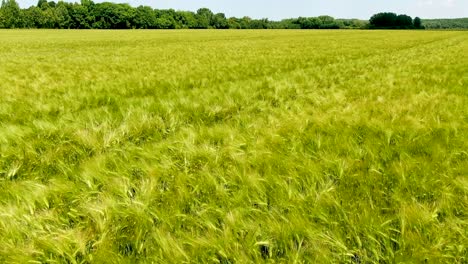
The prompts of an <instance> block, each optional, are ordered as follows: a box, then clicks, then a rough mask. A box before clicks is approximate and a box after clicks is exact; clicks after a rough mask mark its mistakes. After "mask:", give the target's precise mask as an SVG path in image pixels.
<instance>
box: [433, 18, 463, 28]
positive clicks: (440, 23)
mask: <svg viewBox="0 0 468 264" xmlns="http://www.w3.org/2000/svg"><path fill="white" fill-rule="evenodd" d="M424 27H425V28H427V29H454V28H456V29H468V18H452V19H424Z"/></svg>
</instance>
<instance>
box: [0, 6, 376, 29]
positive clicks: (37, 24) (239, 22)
mask: <svg viewBox="0 0 468 264" xmlns="http://www.w3.org/2000/svg"><path fill="white" fill-rule="evenodd" d="M366 24H367V22H366V21H363V20H357V19H334V18H333V17H330V16H320V17H300V18H293V19H284V20H281V21H270V20H268V19H266V18H265V19H252V18H250V17H242V18H236V17H231V18H227V17H226V16H225V15H224V14H223V13H216V14H215V13H213V12H212V11H211V10H210V9H208V8H200V9H198V10H197V12H190V11H175V10H173V9H167V10H159V9H153V8H151V7H149V6H138V7H136V8H135V7H132V6H130V5H128V4H117V3H111V2H103V3H94V2H93V1H92V0H81V1H80V3H69V2H63V1H59V2H54V1H48V0H38V2H37V4H36V5H34V6H31V7H29V8H26V9H21V8H20V7H19V5H18V3H17V2H16V1H15V0H2V4H1V7H0V28H65V29H183V28H192V29H206V28H213V29H230V28H232V29H270V28H277V29H337V28H363V27H364V26H365V25H366Z"/></svg>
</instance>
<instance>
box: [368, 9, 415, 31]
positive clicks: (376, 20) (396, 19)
mask: <svg viewBox="0 0 468 264" xmlns="http://www.w3.org/2000/svg"><path fill="white" fill-rule="evenodd" d="M421 23H422V21H421V19H420V18H419V17H416V18H415V19H414V20H413V19H412V18H411V17H410V16H408V15H397V14H395V13H390V12H385V13H378V14H375V15H373V16H372V17H371V18H370V20H369V27H370V28H376V29H420V28H422V24H421Z"/></svg>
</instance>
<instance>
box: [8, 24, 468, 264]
mask: <svg viewBox="0 0 468 264" xmlns="http://www.w3.org/2000/svg"><path fill="white" fill-rule="evenodd" d="M467 48H468V34H466V33H465V32H452V31H444V32H439V31H438V32H433V31H416V32H414V31H411V32H408V31H400V32H386V31H348V32H335V31H308V30H303V31H288V30H258V31H240V30H230V31H214V30H210V31H204V30H203V31H202V30H200V31H138V30H126V31H120V30H115V31H76V30H73V31H71V30H70V31H41V30H27V31H26V30H25V31H16V30H0V65H1V67H0V91H1V99H0V190H1V191H0V263H164V264H165V263H168V264H171V263H226V264H227V263H343V264H346V263H349V264H358V263H362V264H364V263H366V264H367V263H369V264H374V263H375V264H380V263H450V264H452V263H467V261H468V259H467V256H468V247H467V246H466V245H468V235H467V232H468V178H467V175H468V153H467V150H468V107H467V105H468V79H467V78H466V76H467V69H468V53H467V52H466V51H467Z"/></svg>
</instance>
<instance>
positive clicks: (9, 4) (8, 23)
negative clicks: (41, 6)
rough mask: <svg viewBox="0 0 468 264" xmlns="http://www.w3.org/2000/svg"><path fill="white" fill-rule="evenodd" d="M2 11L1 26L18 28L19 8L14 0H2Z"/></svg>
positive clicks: (20, 25) (0, 9)
mask: <svg viewBox="0 0 468 264" xmlns="http://www.w3.org/2000/svg"><path fill="white" fill-rule="evenodd" d="M0 13H2V17H3V21H2V23H1V24H3V27H5V28H18V27H22V17H21V15H22V14H21V9H20V7H19V5H18V3H17V2H16V1H15V0H2V6H1V7H0Z"/></svg>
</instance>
